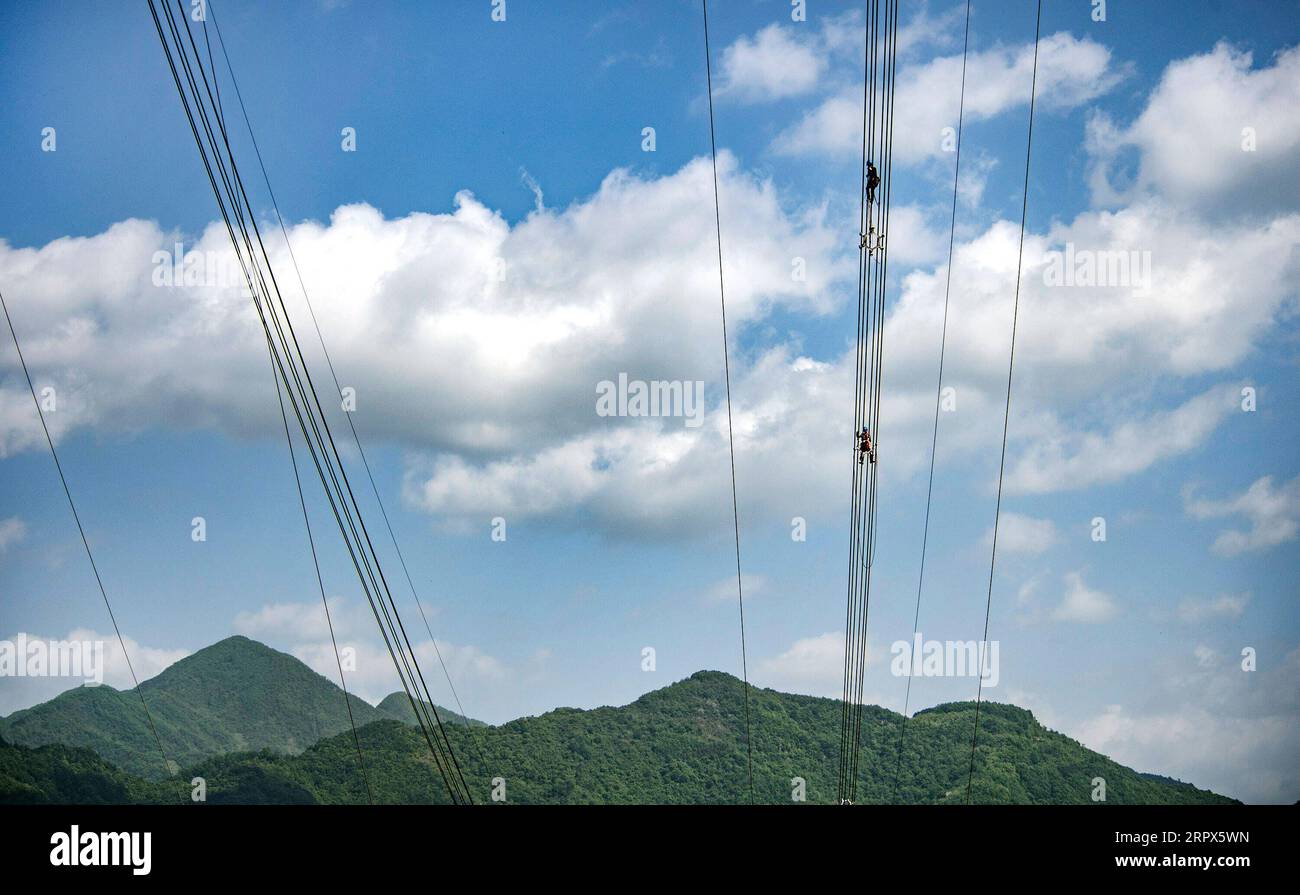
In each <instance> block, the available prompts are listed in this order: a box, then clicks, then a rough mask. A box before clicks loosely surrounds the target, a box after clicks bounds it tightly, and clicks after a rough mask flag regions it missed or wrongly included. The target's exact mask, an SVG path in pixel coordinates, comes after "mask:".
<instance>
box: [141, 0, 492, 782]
mask: <svg viewBox="0 0 1300 895" xmlns="http://www.w3.org/2000/svg"><path fill="white" fill-rule="evenodd" d="M148 4H149V10H150V15H151V16H152V18H153V21H154V25H155V28H156V29H157V32H158V38H159V42H160V43H161V45H162V48H163V51H164V55H165V57H166V59H167V63H168V68H169V69H170V71H171V73H172V79H173V81H174V83H175V85H176V89H177V94H178V96H179V97H180V99H181V105H182V108H183V111H184V113H185V117H186V120H187V122H188V124H189V127H190V132H191V135H192V136H193V138H194V142H195V146H196V148H197V149H198V151H199V155H200V159H201V161H202V163H203V166H204V170H205V173H206V174H207V177H208V182H209V185H210V186H211V187H212V191H213V196H214V198H215V199H216V201H217V207H218V209H219V211H220V212H221V215H222V219H223V222H224V223H225V226H226V230H227V234H228V235H229V237H230V240H231V244H232V247H233V248H234V251H235V255H236V258H237V259H238V261H239V264H240V268H241V270H242V272H243V274H244V278H245V281H246V285H247V288H248V291H249V293H250V296H251V298H252V300H253V306H254V310H255V311H256V313H257V316H258V320H259V322H260V324H261V326H262V329H263V333H264V335H265V338H266V341H267V343H268V346H269V347H270V349H271V354H272V358H273V360H274V363H275V367H276V371H277V373H278V375H279V378H280V381H281V382H282V383H283V385H284V395H285V396H286V397H287V398H288V399H289V407H290V409H292V410H293V413H294V418H295V420H296V421H297V423H298V427H299V430H300V432H301V433H302V437H303V441H304V443H305V444H306V446H307V448H308V453H309V455H310V457H311V459H312V464H313V466H314V467H315V469H316V473H317V477H318V479H319V480H320V483H321V486H322V488H323V489H324V491H325V493H326V497H327V498H328V501H329V504H330V509H331V512H332V513H333V515H334V519H335V523H336V525H337V526H338V528H339V533H340V535H341V536H342V538H343V540H344V544H345V547H346V549H347V552H348V557H349V559H350V560H351V562H352V565H353V569H354V571H355V572H356V574H357V579H358V582H359V583H360V584H361V587H362V590H363V592H364V593H365V595H366V600H367V602H368V604H369V605H370V608H371V612H372V614H373V615H374V617H375V620H376V623H377V624H378V626H379V629H380V633H381V635H382V637H383V639H384V644H385V648H386V649H387V650H388V652H389V656H390V658H391V659H392V661H393V665H394V668H395V669H396V671H397V674H398V678H399V680H400V681H401V683H402V688H403V691H404V692H405V694H406V696H407V699H408V700H409V701H410V703H411V708H412V711H413V712H414V713H415V716H416V720H417V724H418V726H419V728H420V731H421V733H422V735H423V737H424V739H425V741H426V743H427V744H428V746H429V749H430V752H431V754H432V756H433V758H434V764H435V766H436V768H437V770H438V773H439V776H440V777H441V778H442V780H443V783H444V785H445V786H446V788H447V792H448V795H449V796H450V798H451V800H452V801H453V802H456V803H466V802H472V801H473V798H472V794H471V791H470V789H469V787H468V784H467V783H466V781H465V778H464V774H463V772H462V771H461V768H460V765H459V762H458V761H457V759H456V756H455V751H454V749H453V748H452V745H451V742H450V740H449V739H448V737H447V733H446V730H445V729H444V727H443V725H442V722H441V719H440V718H439V717H438V713H437V709H436V707H435V706H434V704H433V700H432V697H431V696H430V695H429V691H428V686H427V684H426V683H425V680H424V675H423V672H422V671H421V669H420V666H419V662H418V660H417V658H416V656H415V652H414V649H413V647H412V645H411V642H410V638H409V636H408V634H407V631H406V628H405V625H404V624H403V622H402V619H401V615H400V613H399V612H398V611H397V606H396V602H395V601H394V599H393V595H392V592H391V590H390V589H389V587H388V582H387V578H386V576H385V575H384V572H383V568H382V565H381V563H380V560H379V556H378V554H377V552H376V551H375V548H374V545H373V543H372V541H371V538H370V534H369V531H368V530H367V528H366V525H365V520H364V518H363V517H362V515H361V511H360V507H359V505H358V503H357V501H356V497H355V495H354V494H353V490H352V486H351V483H350V481H349V479H348V475H347V471H346V468H345V467H344V465H343V461H342V457H341V455H340V454H339V451H338V447H337V445H336V444H335V440H334V436H333V433H332V432H331V430H330V427H329V422H328V418H327V417H326V414H325V411H324V407H323V406H322V404H321V400H320V396H319V394H318V392H317V390H316V386H315V383H314V382H313V380H312V377H311V373H310V370H309V368H308V365H307V362H306V358H305V356H304V355H303V352H302V347H301V345H300V344H299V341H298V337H297V334H296V332H295V331H294V327H293V323H292V320H291V318H290V316H289V312H288V308H287V306H286V304H285V301H284V297H283V295H282V293H281V291H280V288H279V285H278V283H277V281H276V277H275V271H274V269H273V268H272V266H271V263H270V257H269V255H268V253H267V251H266V247H265V245H264V243H263V240H262V236H261V233H260V230H259V228H258V226H257V220H256V216H255V214H254V212H253V209H252V205H251V202H250V200H249V198H248V195H247V192H246V190H245V187H244V182H243V179H242V177H241V176H240V173H239V167H238V164H237V162H236V160H235V155H234V151H233V149H232V147H231V145H230V140H229V135H228V134H227V133H226V132H225V130H224V127H221V126H220V120H221V119H220V109H219V104H218V101H217V99H216V97H215V96H214V94H213V87H212V85H211V83H210V82H209V79H208V76H207V72H206V71H205V70H204V68H203V64H202V56H201V54H200V53H199V50H198V47H197V45H196V44H195V41H194V35H193V33H192V32H191V30H190V27H189V23H188V20H187V17H186V14H185V7H184V6H183V5H182V4H181V2H180V0H177V3H176V9H175V11H173V10H171V9H170V8H169V6H168V5H167V3H166V2H165V0H157V5H155V0H148ZM164 20H165V22H166V30H165V31H164V24H163V22H164ZM182 34H183V35H184V37H182ZM214 77H215V72H214ZM200 82H201V84H202V86H200ZM210 110H211V111H210ZM211 114H216V115H217V116H218V122H219V135H218V132H215V131H214V130H213V126H212V119H211Z"/></svg>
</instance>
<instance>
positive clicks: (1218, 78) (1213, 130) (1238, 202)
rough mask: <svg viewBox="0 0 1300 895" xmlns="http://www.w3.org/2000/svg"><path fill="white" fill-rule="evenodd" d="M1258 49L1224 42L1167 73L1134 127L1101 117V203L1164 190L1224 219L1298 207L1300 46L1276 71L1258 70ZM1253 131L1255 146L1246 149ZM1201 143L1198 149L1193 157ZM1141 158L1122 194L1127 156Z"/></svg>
mask: <svg viewBox="0 0 1300 895" xmlns="http://www.w3.org/2000/svg"><path fill="white" fill-rule="evenodd" d="M1253 63H1254V58H1253V57H1252V55H1251V54H1250V53H1248V52H1243V51H1240V50H1237V49H1235V48H1233V47H1232V46H1230V45H1229V44H1226V43H1220V44H1218V45H1217V46H1215V47H1214V49H1213V50H1212V51H1210V52H1209V53H1205V54H1202V55H1198V56H1192V57H1189V58H1186V59H1180V60H1177V61H1174V62H1172V63H1170V65H1169V66H1168V67H1167V68H1166V69H1165V72H1164V75H1163V77H1162V78H1161V81H1160V84H1159V85H1158V86H1157V87H1156V89H1155V90H1154V91H1153V92H1152V94H1151V97H1150V99H1149V101H1148V103H1147V105H1146V107H1145V109H1143V111H1142V113H1141V114H1140V115H1139V116H1138V117H1137V118H1136V120H1134V121H1133V123H1132V124H1131V125H1129V126H1128V127H1121V126H1120V125H1118V124H1116V123H1115V122H1114V121H1113V120H1111V119H1110V118H1107V117H1104V116H1098V117H1097V118H1095V119H1094V120H1093V121H1092V122H1091V125H1090V129H1089V145H1090V148H1091V150H1092V152H1093V153H1094V155H1095V157H1096V158H1095V163H1096V164H1095V169H1094V172H1093V190H1094V193H1095V195H1096V198H1097V199H1098V201H1100V202H1103V203H1110V202H1114V201H1122V200H1124V199H1125V198H1126V197H1128V196H1131V195H1132V194H1133V193H1134V192H1137V191H1144V192H1149V191H1155V192H1158V193H1160V194H1161V195H1163V196H1165V197H1166V198H1168V199H1170V200H1173V201H1175V202H1177V203H1179V204H1181V205H1184V206H1191V207H1195V208H1197V209H1201V210H1205V211H1208V212H1210V213H1212V214H1213V215H1215V217H1216V219H1221V218H1222V217H1224V216H1225V213H1233V212H1240V211H1246V210H1250V211H1253V212H1255V213H1265V214H1267V213H1270V212H1273V211H1275V210H1276V209H1278V208H1295V207H1296V194H1295V184H1296V183H1297V182H1298V181H1300V152H1298V151H1297V150H1298V149H1300V119H1298V118H1297V116H1296V115H1295V114H1294V112H1295V109H1296V108H1297V107H1298V106H1300V47H1292V48H1290V49H1287V50H1284V51H1282V52H1280V53H1279V54H1278V55H1277V56H1276V57H1275V58H1274V59H1273V60H1272V65H1270V66H1267V67H1261V68H1254V67H1252V66H1253ZM1247 128H1249V129H1251V130H1253V132H1254V141H1255V148H1254V150H1253V151H1244V150H1245V147H1244V143H1243V141H1246V140H1247V139H1248V136H1249V134H1248V132H1247V130H1246V129H1247ZM1189 146H1194V147H1195V151H1188V147H1189ZM1132 148H1136V149H1137V150H1138V151H1139V153H1140V160H1139V164H1138V170H1137V175H1136V178H1135V179H1134V181H1133V183H1132V184H1131V186H1130V188H1129V189H1127V190H1126V189H1122V188H1118V187H1116V186H1115V185H1114V184H1113V183H1112V180H1113V179H1114V178H1113V174H1112V169H1113V168H1114V167H1115V164H1116V161H1117V160H1119V159H1122V153H1123V152H1124V151H1125V150H1129V149H1132Z"/></svg>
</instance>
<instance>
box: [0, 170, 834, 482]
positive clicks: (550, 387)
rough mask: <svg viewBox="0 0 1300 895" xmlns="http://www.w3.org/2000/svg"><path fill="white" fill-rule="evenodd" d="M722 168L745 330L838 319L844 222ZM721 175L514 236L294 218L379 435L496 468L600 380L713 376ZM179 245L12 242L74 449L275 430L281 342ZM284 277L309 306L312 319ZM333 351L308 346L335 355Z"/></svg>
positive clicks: (456, 224)
mask: <svg viewBox="0 0 1300 895" xmlns="http://www.w3.org/2000/svg"><path fill="white" fill-rule="evenodd" d="M719 165H720V171H719V174H720V178H721V183H720V187H721V197H722V203H721V204H722V217H723V232H724V235H725V240H726V243H725V246H724V249H725V253H726V260H727V274H728V277H727V305H728V308H727V309H728V313H729V315H730V318H731V322H732V323H733V325H734V326H735V327H736V328H737V329H741V328H743V327H744V326H745V325H746V324H747V323H749V322H752V321H754V320H757V319H761V318H762V317H763V316H765V315H766V314H767V313H769V312H770V311H771V310H772V309H773V308H774V307H776V306H783V307H786V308H789V309H791V310H800V311H804V312H811V313H813V314H820V313H824V312H826V311H829V310H831V309H832V308H833V307H834V305H835V302H836V301H838V297H837V296H835V294H834V293H833V292H832V291H831V287H832V284H833V283H834V282H835V281H836V280H837V279H839V278H840V277H842V276H847V275H849V271H851V267H849V266H848V265H849V263H850V259H849V258H847V257H845V256H839V255H837V254H836V253H835V248H836V238H835V236H834V234H833V233H832V232H831V231H830V229H829V228H828V227H827V226H826V225H825V223H824V221H823V217H824V210H823V209H822V208H820V207H812V208H808V209H803V210H797V211H790V212H788V211H787V210H786V209H785V208H783V206H782V205H781V203H780V202H779V201H778V197H777V193H776V189H775V187H774V186H773V185H772V184H771V183H770V182H767V181H761V180H757V179H755V178H752V177H750V176H748V175H745V174H743V173H741V172H739V171H738V170H737V168H736V164H735V161H734V159H733V158H732V157H731V156H730V155H729V154H728V153H725V152H724V153H723V154H722V155H721V156H720V158H719ZM711 178H712V175H711V171H710V167H709V164H708V162H707V161H705V160H702V159H701V160H696V161H694V162H692V163H690V164H688V165H686V166H685V167H684V168H682V169H681V170H680V171H678V172H677V173H676V174H672V175H669V176H666V177H661V178H656V179H651V180H645V179H641V178H638V177H636V176H633V175H632V174H629V173H628V172H626V171H615V172H614V173H612V174H610V175H609V176H608V177H607V178H606V179H605V181H604V182H603V183H602V185H601V187H600V189H599V191H598V192H597V193H596V194H595V195H594V196H592V197H590V198H589V199H587V200H586V201H582V202H577V203H574V204H573V205H571V206H569V207H568V208H566V209H564V210H549V209H547V210H543V211H534V212H533V213H532V214H530V215H529V216H528V217H527V218H526V219H525V220H523V221H521V222H520V223H518V224H517V225H515V226H514V227H513V228H512V227H510V226H509V225H508V224H507V223H506V222H505V221H504V220H502V219H501V218H500V217H499V216H498V215H496V214H494V213H493V212H492V211H490V210H489V209H487V208H485V207H484V206H483V205H481V204H480V203H478V202H477V201H476V200H475V199H474V198H473V197H472V196H471V195H469V194H468V193H461V194H459V195H458V197H457V207H456V210H455V211H454V212H452V213H450V214H439V215H429V214H411V215H409V216H407V217H404V218H400V219H397V220H386V219H384V218H383V217H382V215H380V213H379V212H377V211H376V210H374V209H373V208H370V207H368V206H364V205H356V206H345V207H342V208H339V209H338V210H337V211H336V212H335V213H334V215H333V216H332V218H331V220H330V223H329V225H328V226H321V225H318V224H315V223H310V222H309V223H303V224H299V225H297V226H295V227H294V228H293V229H292V240H293V245H294V250H295V253H296V255H297V257H298V260H299V262H300V264H301V267H302V270H303V271H304V273H305V275H306V277H307V281H308V286H309V288H310V290H311V293H312V300H313V304H314V306H315V309H316V313H317V316H318V317H319V319H320V321H321V326H322V328H323V330H324V332H325V336H326V339H327V341H328V343H329V347H330V351H331V354H332V355H333V357H334V360H335V364H336V365H337V366H338V368H339V370H340V371H341V374H342V375H343V376H344V378H346V379H347V383H346V384H348V385H351V386H353V387H355V388H356V389H357V396H358V397H357V402H358V411H357V412H358V414H359V415H361V416H362V417H363V418H364V422H363V426H364V428H365V431H366V432H367V433H369V434H370V436H371V437H372V438H387V439H393V440H397V441H399V442H402V443H404V444H406V445H409V446H412V447H416V448H419V449H430V450H434V451H451V452H461V453H464V454H466V455H470V456H473V457H475V458H476V459H481V458H484V457H491V456H494V455H495V456H498V457H500V456H509V455H512V454H514V453H516V452H517V451H518V450H519V446H520V445H528V446H529V447H530V451H531V449H532V448H533V447H535V448H537V449H545V448H547V447H551V446H554V445H556V444H562V443H564V442H566V441H569V440H570V439H572V438H574V437H579V436H582V435H584V434H587V433H589V432H591V431H592V430H593V429H597V428H598V427H599V426H600V424H601V423H603V421H602V420H598V419H597V418H596V417H595V413H594V397H595V394H594V387H595V384H596V383H597V382H599V381H601V380H603V379H606V378H610V377H612V376H615V375H616V374H617V373H618V372H620V371H628V372H629V373H630V374H631V375H633V376H635V377H643V378H668V379H680V380H697V379H698V380H704V381H706V382H707V383H709V384H711V385H715V384H716V383H717V382H719V381H720V379H721V356H720V352H719V351H718V350H717V340H718V338H719V332H720V324H719V318H718V308H717V277H716V265H717V259H716V249H715V248H714V247H713V246H714V242H713V236H712V233H713V207H712V201H711V193H712V179H711ZM174 238H175V237H174V235H173V234H164V233H163V232H162V231H160V230H159V229H158V228H157V226H156V225H154V224H152V223H148V222H143V221H127V222H124V223H121V224H117V225H114V226H113V227H111V228H110V229H109V230H108V231H106V232H105V233H102V234H100V235H98V236H94V237H89V238H84V239H82V238H78V239H62V240H56V241H54V242H52V243H50V244H49V245H47V246H45V247H43V248H40V249H11V248H9V247H7V246H5V245H3V244H2V243H0V274H2V275H3V277H4V279H5V282H6V284H8V288H7V290H6V291H7V293H11V294H12V298H11V302H10V303H11V305H12V306H13V313H14V316H15V324H16V325H17V327H18V329H19V332H20V334H21V335H22V337H23V340H24V349H25V351H26V353H27V354H28V362H29V364H30V365H31V367H32V370H33V374H34V376H35V377H36V379H37V383H38V385H40V384H42V383H50V384H52V385H55V386H57V388H58V392H59V401H60V403H59V413H58V414H52V415H51V417H52V419H51V425H52V427H53V430H54V435H55V437H56V438H59V437H61V436H62V435H63V434H65V433H66V432H67V431H68V430H69V429H71V428H73V427H76V426H83V425H99V426H102V427H105V428H113V429H118V430H128V431H129V430H132V429H136V428H140V427H145V426H150V425H158V424H164V423H165V424H168V425H172V426H175V427H178V428H186V427H219V428H222V429H224V430H226V431H228V432H232V433H234V434H237V435H247V434H252V433H272V432H274V430H275V427H276V425H278V419H277V414H278V410H277V406H276V404H275V399H274V392H273V388H272V382H271V381H270V377H269V373H268V371H267V369H266V366H267V365H266V361H265V357H264V356H263V355H264V351H265V349H264V347H263V344H262V343H263V340H262V338H261V336H260V333H259V328H258V324H257V322H256V317H255V315H254V313H253V310H252V306H251V303H249V302H248V301H247V300H246V299H244V298H243V297H242V296H241V294H240V288H239V285H238V284H230V285H229V286H228V287H226V288H206V287H201V286H195V287H183V288H179V289H164V288H156V287H154V286H152V285H151V282H150V276H151V273H152V270H153V265H152V256H153V254H154V252H155V251H158V250H159V249H170V248H171V244H172V242H173V239H174ZM226 241H227V238H226V235H225V233H224V232H223V231H222V230H221V228H219V227H217V226H210V227H209V228H208V229H207V230H206V231H205V233H204V235H203V237H202V239H201V240H200V242H199V243H198V245H197V248H198V249H199V250H200V251H210V252H213V253H216V255H217V256H219V257H227V256H228V254H229V249H228V248H227V246H226ZM269 243H270V249H271V252H272V256H273V264H275V265H277V266H279V268H280V269H281V270H284V269H292V268H291V265H290V264H289V262H288V258H287V255H285V254H284V253H283V244H282V243H280V242H278V241H276V240H275V239H270V240H269ZM795 258H802V259H804V261H805V262H806V273H807V276H806V278H805V279H803V280H796V279H795V278H793V277H792V276H791V269H792V263H793V259H795ZM499 260H500V261H503V262H504V265H505V267H504V269H505V271H506V277H505V280H504V281H501V282H499V281H498V280H497V276H496V274H497V272H498V271H499V270H500V269H501V265H500V263H499ZM286 280H288V278H282V284H284V285H285V289H286V300H287V301H288V303H289V305H290V308H291V313H294V314H296V315H301V318H305V317H306V310H305V308H304V307H303V305H302V302H301V298H300V297H299V296H298V295H297V292H298V290H297V289H294V288H289V287H288V285H287V283H286V282H285V281H286ZM290 282H291V280H290ZM6 297H10V295H8V294H7V295H6ZM301 318H300V319H301ZM645 333H653V337H652V338H647V337H645V336H644V335H643V334H645ZM313 348H314V346H313V345H312V343H311V340H308V341H307V344H306V351H307V354H308V356H309V361H313V360H314V362H317V363H319V362H321V359H320V358H319V357H318V356H317V355H318V354H319V351H318V350H313ZM197 356H202V358H203V361H202V363H196V362H195V360H194V359H195V357H197ZM3 363H4V364H5V370H6V378H5V381H4V383H3V387H0V423H3V424H4V426H5V428H4V429H3V430H0V455H8V454H12V453H13V452H14V451H17V450H22V449H25V448H31V447H35V446H37V445H38V442H39V438H40V435H39V431H40V430H39V424H38V422H37V420H36V418H35V415H34V413H33V411H32V408H31V406H30V403H31V401H30V396H27V395H26V394H25V391H24V390H23V389H19V388H18V386H19V383H18V380H17V378H16V377H11V374H12V373H13V372H14V371H15V368H14V366H13V362H12V361H10V360H9V359H7V358H6V359H5V360H4V361H3ZM142 370H147V371H148V375H147V376H142V375H140V371H142ZM24 402H25V404H24Z"/></svg>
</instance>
